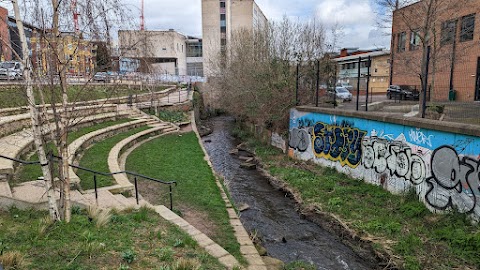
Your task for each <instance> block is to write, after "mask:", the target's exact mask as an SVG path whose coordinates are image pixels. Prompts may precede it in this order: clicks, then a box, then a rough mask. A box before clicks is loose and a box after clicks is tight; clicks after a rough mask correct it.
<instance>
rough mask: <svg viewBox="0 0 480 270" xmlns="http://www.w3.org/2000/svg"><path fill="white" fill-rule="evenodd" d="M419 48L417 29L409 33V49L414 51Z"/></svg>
mask: <svg viewBox="0 0 480 270" xmlns="http://www.w3.org/2000/svg"><path fill="white" fill-rule="evenodd" d="M418 48H420V34H419V31H418V30H414V31H412V32H411V33H410V51H415V50H418Z"/></svg>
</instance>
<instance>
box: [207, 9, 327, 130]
mask: <svg viewBox="0 0 480 270" xmlns="http://www.w3.org/2000/svg"><path fill="white" fill-rule="evenodd" d="M326 44H327V39H326V37H325V29H324V27H323V26H322V25H321V24H320V23H319V22H317V21H315V20H311V21H308V22H296V21H291V20H289V19H287V18H284V19H283V20H282V21H280V22H275V23H270V24H269V25H267V26H266V27H265V28H263V29H256V30H255V31H248V30H240V31H237V32H236V33H234V34H233V37H232V38H231V39H230V44H228V46H227V52H226V53H223V54H221V55H219V56H218V58H217V59H216V62H215V65H214V70H215V75H214V76H213V77H211V78H209V87H210V88H211V91H212V92H213V93H215V97H216V98H217V99H218V100H219V101H220V103H218V104H221V107H222V108H223V109H225V110H227V111H229V112H230V113H232V114H234V115H237V116H240V117H242V118H244V119H247V120H249V121H251V122H253V123H254V124H256V125H259V126H263V127H267V128H272V129H276V130H285V129H286V126H285V125H286V123H287V122H288V121H287V120H286V119H288V113H289V109H290V108H291V107H292V106H295V105H296V100H295V87H296V67H297V65H300V66H302V70H303V71H304V72H303V74H302V83H301V84H300V87H301V88H302V89H301V92H302V95H304V99H305V100H310V101H313V99H312V97H313V93H315V85H316V84H315V78H316V67H315V66H316V64H315V63H316V61H323V60H325V59H326V58H324V53H325V46H326ZM226 55H228V57H226V58H225V56H226ZM322 65H323V63H322Z"/></svg>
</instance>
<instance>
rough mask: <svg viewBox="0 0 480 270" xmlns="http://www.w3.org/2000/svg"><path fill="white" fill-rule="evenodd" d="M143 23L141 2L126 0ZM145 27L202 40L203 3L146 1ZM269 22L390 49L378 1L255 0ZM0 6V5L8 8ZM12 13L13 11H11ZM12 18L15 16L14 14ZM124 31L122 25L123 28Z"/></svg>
mask: <svg viewBox="0 0 480 270" xmlns="http://www.w3.org/2000/svg"><path fill="white" fill-rule="evenodd" d="M123 1H124V3H126V4H127V5H128V7H129V9H130V10H131V11H132V13H133V14H135V15H134V16H135V18H136V20H137V21H138V22H137V25H139V24H140V0H123ZM144 1H145V26H146V29H148V30H167V29H175V30H177V31H179V32H181V33H183V34H186V35H191V36H197V37H201V35H202V11H201V9H202V5H201V0H144ZM255 1H256V2H257V4H258V6H259V7H260V8H261V9H262V11H263V12H264V13H265V15H266V16H267V18H268V20H270V21H276V20H281V19H282V18H283V17H284V16H287V17H289V18H290V19H292V20H300V21H302V20H309V19H312V18H314V17H315V18H316V19H317V20H319V21H321V22H323V24H324V25H325V26H326V27H327V29H328V28H330V29H331V28H332V27H334V26H335V25H338V26H340V29H341V31H340V39H339V42H338V45H337V47H338V48H337V49H340V48H361V49H373V48H387V49H388V48H389V47H390V36H389V35H388V34H386V33H385V29H380V30H379V29H377V28H378V27H377V23H376V18H377V17H378V12H377V10H378V8H377V7H376V5H375V4H374V1H375V0H255ZM5 5H6V4H5V3H0V6H5ZM11 13H12V12H11ZM10 15H12V14H10ZM119 27H120V28H122V26H121V25H120V26H119Z"/></svg>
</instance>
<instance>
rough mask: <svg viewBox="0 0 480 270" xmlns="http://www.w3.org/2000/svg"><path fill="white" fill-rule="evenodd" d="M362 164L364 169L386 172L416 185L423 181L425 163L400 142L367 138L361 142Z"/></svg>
mask: <svg viewBox="0 0 480 270" xmlns="http://www.w3.org/2000/svg"><path fill="white" fill-rule="evenodd" d="M362 151H363V156H362V163H363V166H364V167H365V168H366V169H374V170H375V172H377V173H385V172H388V173H389V174H390V176H397V177H399V178H402V179H404V180H408V181H411V182H412V183H413V184H415V185H418V184H420V183H422V182H423V181H424V180H425V177H426V168H425V162H424V161H423V160H422V158H421V157H419V156H418V155H416V154H415V153H412V149H411V148H410V146H408V145H407V144H405V143H403V142H400V141H388V140H386V139H379V138H368V139H365V140H364V141H363V142H362Z"/></svg>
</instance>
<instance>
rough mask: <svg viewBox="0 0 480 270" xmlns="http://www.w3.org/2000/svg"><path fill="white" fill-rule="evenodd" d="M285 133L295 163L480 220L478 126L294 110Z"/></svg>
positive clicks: (361, 114)
mask: <svg viewBox="0 0 480 270" xmlns="http://www.w3.org/2000/svg"><path fill="white" fill-rule="evenodd" d="M289 133H290V136H289V142H288V145H289V148H288V153H289V155H290V156H292V157H294V158H297V159H301V160H309V161H313V162H315V163H318V164H322V165H325V166H329V167H332V168H335V169H336V170H337V171H339V172H342V173H345V174H347V175H350V176H352V177H354V178H358V179H362V180H363V181H365V182H368V183H371V184H374V185H379V186H382V187H383V188H384V189H386V190H388V191H390V192H392V193H395V194H404V193H407V192H409V191H410V190H414V191H415V193H416V194H417V195H418V198H419V200H420V201H422V202H423V203H425V205H426V206H427V207H428V208H429V209H430V210H431V211H433V212H444V211H448V210H451V209H456V210H458V211H459V212H461V213H467V214H469V215H470V217H472V218H473V219H474V220H477V221H478V220H480V187H479V186H480V137H479V136H480V126H473V125H464V124H458V123H445V122H440V121H434V120H425V119H418V118H398V117H393V116H386V115H382V114H381V113H374V112H369V113H365V112H354V111H353V112H352V111H340V110H333V109H325V108H315V107H313V108H312V107H297V108H295V109H292V110H291V111H290V128H289Z"/></svg>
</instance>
